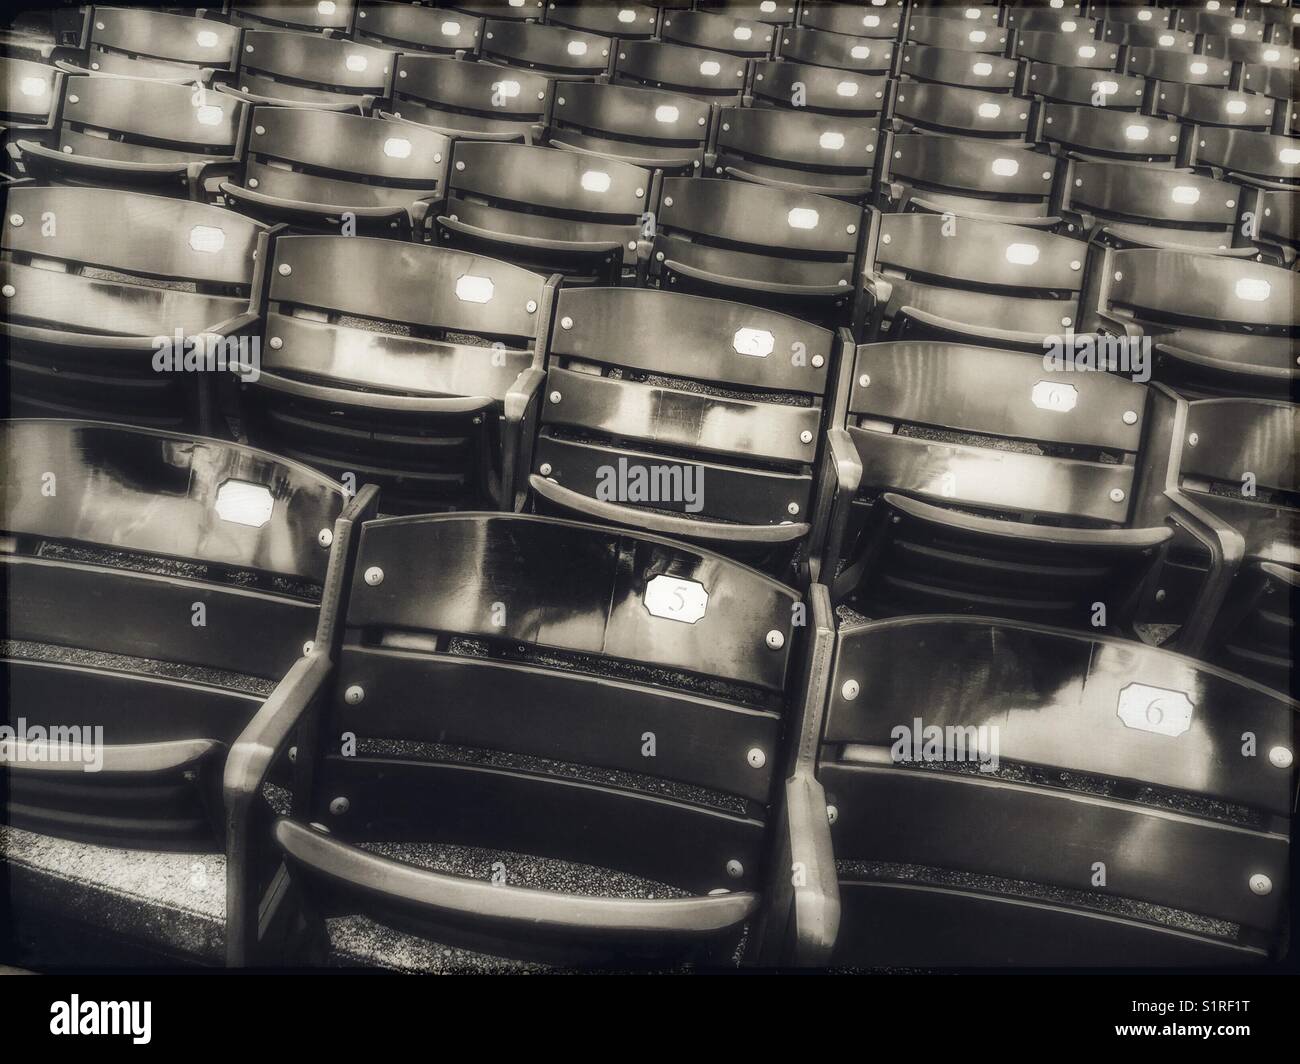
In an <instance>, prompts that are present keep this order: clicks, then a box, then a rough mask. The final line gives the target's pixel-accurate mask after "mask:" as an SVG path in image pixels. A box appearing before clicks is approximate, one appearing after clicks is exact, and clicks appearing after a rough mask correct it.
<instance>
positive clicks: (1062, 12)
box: [1003, 3, 1100, 37]
mask: <svg viewBox="0 0 1300 1064" xmlns="http://www.w3.org/2000/svg"><path fill="white" fill-rule="evenodd" d="M1082 7H1083V5H1082V4H1078V3H1070V4H1053V5H1052V6H1051V7H1042V6H1040V5H1034V4H1026V5H1023V6H1018V5H1015V6H1009V7H1008V8H1007V9H1006V12H1007V14H1006V18H1005V21H1004V23H1003V24H1004V25H1005V26H1006V27H1007V29H1009V30H1014V31H1015V32H1017V33H1033V32H1044V31H1046V32H1048V33H1077V34H1079V35H1081V36H1083V37H1095V36H1097V27H1098V26H1099V25H1100V23H1099V22H1098V21H1097V20H1096V19H1093V18H1084V17H1083V16H1082V15H1081V14H1080V11H1081V9H1082Z"/></svg>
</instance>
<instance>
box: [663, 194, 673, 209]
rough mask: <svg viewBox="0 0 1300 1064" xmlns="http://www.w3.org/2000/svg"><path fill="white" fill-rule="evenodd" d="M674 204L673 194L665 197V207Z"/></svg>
mask: <svg viewBox="0 0 1300 1064" xmlns="http://www.w3.org/2000/svg"><path fill="white" fill-rule="evenodd" d="M672 205H673V198H672V196H665V197H664V206H665V207H671V206H672Z"/></svg>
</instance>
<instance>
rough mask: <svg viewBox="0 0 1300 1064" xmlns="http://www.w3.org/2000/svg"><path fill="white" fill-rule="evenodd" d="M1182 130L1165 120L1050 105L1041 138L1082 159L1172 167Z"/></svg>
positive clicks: (1079, 107) (1069, 105)
mask: <svg viewBox="0 0 1300 1064" xmlns="http://www.w3.org/2000/svg"><path fill="white" fill-rule="evenodd" d="M1182 129H1183V127H1182V126H1180V125H1179V124H1178V123H1177V122H1174V121H1170V120H1169V119H1165V118H1148V117H1147V116H1146V115H1135V114H1129V113H1126V112H1124V111H1112V110H1111V109H1110V108H1109V107H1081V106H1076V105H1072V104H1063V103H1049V104H1045V105H1044V107H1043V126H1042V139H1043V142H1044V143H1046V144H1049V145H1053V146H1056V147H1059V149H1060V150H1061V151H1062V152H1065V153H1068V154H1070V155H1072V156H1074V157H1076V158H1082V159H1119V160H1129V161H1131V162H1141V163H1154V164H1156V165H1159V166H1173V165H1174V164H1175V163H1176V162H1177V161H1178V148H1179V142H1180V135H1181V132H1182Z"/></svg>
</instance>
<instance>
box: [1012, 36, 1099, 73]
mask: <svg viewBox="0 0 1300 1064" xmlns="http://www.w3.org/2000/svg"><path fill="white" fill-rule="evenodd" d="M1011 57H1012V58H1013V59H1029V60H1032V61H1033V62H1036V63H1046V64H1048V65H1049V66H1062V67H1080V68H1082V69H1084V70H1096V71H1099V72H1102V71H1104V72H1106V73H1109V72H1111V71H1113V70H1115V69H1116V64H1117V63H1118V62H1119V46H1118V45H1115V44H1110V43H1108V42H1106V41H1098V40H1093V39H1092V38H1091V37H1088V36H1087V35H1086V34H1082V33H1052V32H1051V31H1050V30H1026V31H1024V32H1023V33H1017V34H1016V36H1015V38H1014V40H1013V41H1012V50H1011Z"/></svg>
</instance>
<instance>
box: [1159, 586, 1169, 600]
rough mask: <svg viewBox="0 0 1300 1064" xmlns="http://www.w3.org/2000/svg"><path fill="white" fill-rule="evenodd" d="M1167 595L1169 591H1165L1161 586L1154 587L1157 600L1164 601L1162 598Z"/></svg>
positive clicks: (1165, 597)
mask: <svg viewBox="0 0 1300 1064" xmlns="http://www.w3.org/2000/svg"><path fill="white" fill-rule="evenodd" d="M1168 597H1169V592H1168V591H1166V590H1165V589H1164V588H1163V587H1161V588H1157V589H1156V601H1157V602H1164V600H1165V599H1167V598H1168Z"/></svg>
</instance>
